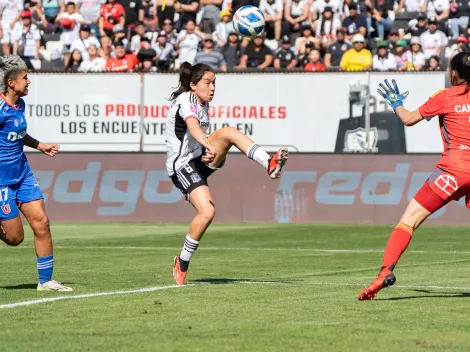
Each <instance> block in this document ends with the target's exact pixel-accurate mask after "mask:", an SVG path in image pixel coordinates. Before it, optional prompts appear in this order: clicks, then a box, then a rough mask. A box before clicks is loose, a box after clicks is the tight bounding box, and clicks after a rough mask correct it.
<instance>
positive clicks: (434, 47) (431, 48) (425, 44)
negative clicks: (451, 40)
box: [420, 17, 447, 59]
mask: <svg viewBox="0 0 470 352" xmlns="http://www.w3.org/2000/svg"><path fill="white" fill-rule="evenodd" d="M438 23H439V22H438V19H437V17H431V18H430V19H429V29H428V30H427V31H426V32H424V33H423V34H421V36H420V39H421V46H422V48H423V53H424V56H425V57H426V59H429V58H430V57H431V56H433V55H437V56H439V57H440V56H441V54H442V53H443V50H444V48H445V47H446V46H447V37H446V36H445V34H444V33H443V32H441V31H440V30H438V29H437V26H438Z"/></svg>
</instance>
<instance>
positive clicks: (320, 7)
mask: <svg viewBox="0 0 470 352" xmlns="http://www.w3.org/2000/svg"><path fill="white" fill-rule="evenodd" d="M325 7H329V8H331V10H332V12H333V14H334V16H335V17H336V16H338V17H339V14H340V12H341V3H340V1H339V0H316V1H313V3H312V6H311V7H310V13H309V19H310V21H311V22H312V23H313V22H314V21H315V20H317V19H318V18H319V17H320V15H321V14H322V13H323V11H324V10H325Z"/></svg>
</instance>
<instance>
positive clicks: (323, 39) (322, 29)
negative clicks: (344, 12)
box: [313, 6, 341, 50]
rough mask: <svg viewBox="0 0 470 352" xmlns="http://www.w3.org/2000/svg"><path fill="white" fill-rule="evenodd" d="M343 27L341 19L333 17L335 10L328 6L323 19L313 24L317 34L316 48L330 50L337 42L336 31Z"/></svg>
mask: <svg viewBox="0 0 470 352" xmlns="http://www.w3.org/2000/svg"><path fill="white" fill-rule="evenodd" d="M340 27H341V20H340V19H339V17H335V16H333V9H332V8H331V7H328V6H326V7H325V8H324V9H323V13H322V15H321V17H320V18H319V19H318V20H316V21H315V22H314V24H313V30H314V32H315V34H316V37H315V46H316V48H317V49H324V50H326V48H328V46H329V45H331V44H332V43H333V42H334V41H335V40H336V31H337V30H338V29H339V28H340Z"/></svg>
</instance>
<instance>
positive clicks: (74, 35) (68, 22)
mask: <svg viewBox="0 0 470 352" xmlns="http://www.w3.org/2000/svg"><path fill="white" fill-rule="evenodd" d="M55 22H56V23H59V24H60V27H61V28H62V33H61V34H60V41H61V42H62V43H64V46H65V48H66V49H67V51H69V50H70V47H71V45H72V43H73V42H74V40H75V39H78V38H79V35H78V32H79V28H80V24H84V23H86V22H85V20H84V18H83V17H82V15H80V14H79V13H77V12H75V3H73V2H69V3H67V6H66V11H65V12H62V13H61V14H60V15H58V16H57V18H56V20H55Z"/></svg>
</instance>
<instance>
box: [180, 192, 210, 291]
mask: <svg viewBox="0 0 470 352" xmlns="http://www.w3.org/2000/svg"><path fill="white" fill-rule="evenodd" d="M189 202H190V203H191V204H192V206H193V207H194V208H195V209H196V211H197V215H196V216H195V217H194V219H193V221H191V224H190V225H189V232H188V234H187V235H186V238H185V240H184V244H183V249H182V250H181V254H180V255H179V257H178V256H177V257H175V258H174V266H173V277H174V278H175V281H176V283H177V284H178V285H183V284H184V281H185V280H186V274H187V272H188V267H189V262H190V261H191V258H192V257H193V255H194V253H195V252H196V250H197V249H198V247H199V241H200V240H201V238H202V236H203V235H204V232H206V230H207V228H208V227H209V225H210V224H211V222H212V220H213V219H214V216H215V205H214V201H213V199H212V195H211V193H210V191H209V187H207V186H200V187H198V188H196V189H194V190H193V191H191V193H190V194H189Z"/></svg>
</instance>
